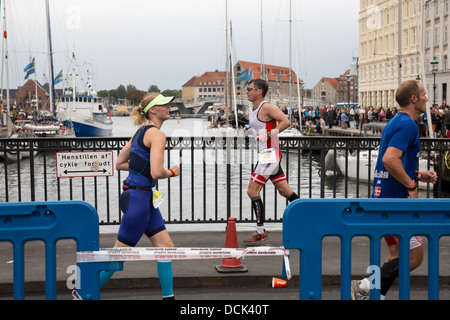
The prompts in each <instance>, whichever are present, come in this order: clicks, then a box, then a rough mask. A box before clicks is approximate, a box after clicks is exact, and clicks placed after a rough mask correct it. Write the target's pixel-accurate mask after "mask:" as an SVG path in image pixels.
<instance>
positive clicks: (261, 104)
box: [244, 79, 299, 245]
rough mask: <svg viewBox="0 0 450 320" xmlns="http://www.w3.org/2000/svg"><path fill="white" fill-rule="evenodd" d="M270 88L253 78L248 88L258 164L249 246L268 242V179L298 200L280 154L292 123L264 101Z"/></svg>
mask: <svg viewBox="0 0 450 320" xmlns="http://www.w3.org/2000/svg"><path fill="white" fill-rule="evenodd" d="M268 89H269V86H268V84H267V82H266V81H264V80H262V79H253V80H251V81H250V82H249V84H248V87H247V96H248V100H250V101H251V102H252V103H253V111H252V113H251V114H250V116H249V124H250V128H251V130H252V131H253V135H254V136H255V139H256V145H257V150H258V153H259V161H258V163H257V165H256V167H255V170H254V171H253V174H252V177H251V179H250V182H249V184H248V189H247V194H248V196H249V197H250V199H251V200H252V209H253V212H254V213H255V216H256V220H257V223H256V232H255V233H254V234H253V235H252V236H251V237H250V238H247V239H245V240H244V243H246V244H247V245H254V244H257V243H259V242H261V241H264V240H267V239H268V232H267V231H266V230H265V229H264V220H265V211H264V204H263V202H262V200H261V197H260V192H261V189H262V188H263V186H264V185H265V184H266V182H267V180H269V179H270V180H271V181H272V183H273V184H274V185H275V187H276V188H277V190H278V192H279V193H280V194H281V195H282V196H283V197H285V198H287V199H288V200H289V201H294V200H295V199H298V198H299V197H298V195H297V194H296V193H295V192H293V191H292V189H291V187H290V186H289V185H288V183H287V181H286V176H285V174H284V172H283V169H281V166H280V160H281V152H280V147H279V141H278V133H280V132H282V131H283V130H285V129H286V128H288V127H289V126H290V125H291V123H290V121H289V120H288V119H287V118H286V116H285V115H284V113H283V112H282V111H281V110H280V108H278V107H277V106H275V105H273V104H270V103H268V102H267V101H265V100H264V97H265V95H266V94H267V91H268Z"/></svg>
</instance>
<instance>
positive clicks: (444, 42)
mask: <svg viewBox="0 0 450 320" xmlns="http://www.w3.org/2000/svg"><path fill="white" fill-rule="evenodd" d="M449 2H450V1H449V0H428V1H424V8H423V12H424V13H423V25H424V28H423V39H424V44H423V45H424V58H425V74H426V86H427V87H426V89H427V92H428V99H429V100H430V101H432V102H433V103H436V104H437V105H439V106H440V105H442V104H446V101H448V97H449V88H448V86H449V84H450V67H449V51H448V42H449V39H448V37H449V30H448V29H449V19H450V16H449V14H450V8H449V6H450V4H449Z"/></svg>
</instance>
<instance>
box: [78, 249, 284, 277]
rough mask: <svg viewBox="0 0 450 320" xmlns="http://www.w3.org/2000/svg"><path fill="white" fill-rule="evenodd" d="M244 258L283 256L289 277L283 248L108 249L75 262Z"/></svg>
mask: <svg viewBox="0 0 450 320" xmlns="http://www.w3.org/2000/svg"><path fill="white" fill-rule="evenodd" d="M246 256H283V257H284V262H285V268H286V273H287V276H288V278H290V277H291V272H290V267H289V257H288V256H289V250H286V249H284V248H283V247H255V248H245V249H239V248H129V247H126V248H110V249H100V250H99V251H80V252H77V262H78V263H84V262H110V261H145V260H159V259H170V260H188V259H223V258H236V259H240V258H245V257H246Z"/></svg>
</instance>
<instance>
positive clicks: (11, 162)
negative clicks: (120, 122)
mask: <svg viewBox="0 0 450 320" xmlns="http://www.w3.org/2000/svg"><path fill="white" fill-rule="evenodd" d="M128 140H129V138H125V137H124V138H32V139H0V159H1V161H3V162H1V163H0V165H1V168H0V202H27V201H66V200H83V201H86V202H88V203H90V204H92V206H93V207H94V208H95V209H96V210H97V211H98V213H99V217H100V224H101V225H117V224H120V221H121V212H120V209H119V196H120V193H121V192H122V181H123V180H124V179H125V178H126V177H127V175H128V173H127V172H123V171H122V172H118V171H115V173H114V175H113V176H111V177H108V176H107V177H80V178H57V176H56V152H61V151H104V150H110V151H113V153H114V160H115V158H116V157H117V155H118V153H119V152H120V150H121V149H122V147H123V146H124V145H125V144H126V142H127V141H128ZM378 145H379V138H355V137H300V138H286V137H282V138H280V148H281V151H282V163H281V165H282V168H283V170H284V172H285V174H286V176H287V179H288V182H289V185H290V186H291V187H292V189H293V190H294V191H295V192H296V193H297V194H298V195H299V196H300V198H369V197H370V196H371V193H372V182H371V180H373V171H374V164H373V163H371V162H364V161H366V160H364V159H365V158H364V156H368V158H371V156H372V155H374V154H376V152H377V147H378ZM421 145H422V149H421V154H422V156H423V158H424V160H422V162H424V165H425V166H426V168H432V169H435V170H436V171H437V172H438V173H439V179H438V182H437V184H436V185H435V186H434V187H432V186H427V185H421V187H422V188H421V189H420V196H421V197H426V198H430V197H439V198H441V197H448V195H449V192H448V187H447V185H448V181H449V177H450V174H449V169H450V163H449V159H450V156H449V153H448V150H450V139H422V140H421ZM330 150H331V151H333V152H330ZM6 159H7V160H6ZM256 163H257V154H256V151H255V145H254V140H253V139H248V138H243V137H231V138H230V137H180V138H173V137H172V138H167V144H166V152H165V164H164V165H165V166H166V167H172V166H173V165H179V166H180V170H181V175H180V176H179V177H176V178H172V179H164V180H160V181H159V182H158V184H157V189H158V191H161V192H163V193H164V194H165V195H166V198H165V201H164V203H163V204H162V205H161V207H160V208H161V213H162V214H163V217H164V218H165V220H166V223H216V222H226V221H227V219H228V218H229V217H235V218H236V219H237V220H238V221H241V222H245V221H248V222H253V221H255V220H254V217H253V215H252V211H251V203H250V199H249V197H248V196H247V192H246V191H247V185H248V181H249V179H250V176H251V173H252V170H253V169H254V167H255V165H256ZM352 168H353V169H356V170H354V172H353V173H352ZM262 197H263V201H264V203H265V205H266V216H267V220H268V221H274V222H280V221H281V220H282V216H283V212H284V209H285V207H286V205H287V201H286V199H285V198H283V197H282V196H280V195H279V194H278V193H277V192H276V190H275V188H274V186H273V185H272V184H271V183H268V184H267V185H266V186H265V187H264V188H263V191H262Z"/></svg>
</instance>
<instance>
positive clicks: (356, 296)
mask: <svg viewBox="0 0 450 320" xmlns="http://www.w3.org/2000/svg"><path fill="white" fill-rule="evenodd" d="M360 283H361V280H353V281H352V285H351V287H352V300H369V292H366V291H364V290H363V289H361V288H360V286H359V284H360Z"/></svg>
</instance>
